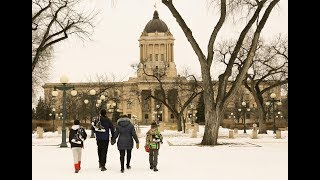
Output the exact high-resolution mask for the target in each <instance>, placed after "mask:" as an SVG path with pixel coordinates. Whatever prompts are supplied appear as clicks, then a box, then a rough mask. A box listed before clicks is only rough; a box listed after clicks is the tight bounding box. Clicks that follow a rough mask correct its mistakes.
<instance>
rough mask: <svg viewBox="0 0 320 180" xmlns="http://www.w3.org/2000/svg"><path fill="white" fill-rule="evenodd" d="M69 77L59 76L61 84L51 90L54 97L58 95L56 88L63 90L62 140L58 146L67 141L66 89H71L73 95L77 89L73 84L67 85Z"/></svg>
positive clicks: (63, 144)
mask: <svg viewBox="0 0 320 180" xmlns="http://www.w3.org/2000/svg"><path fill="white" fill-rule="evenodd" d="M68 81H69V79H68V77H67V76H66V75H62V76H61V77H60V82H61V83H62V86H54V90H53V91H52V93H51V94H52V96H54V97H56V96H58V91H57V89H58V90H62V91H63V104H62V106H63V116H62V141H61V144H60V147H68V145H67V142H66V137H67V136H66V125H65V123H66V117H67V109H66V103H67V97H66V96H67V90H69V89H71V88H72V89H73V90H72V91H71V95H72V96H75V95H77V91H76V90H75V89H74V86H67V83H68Z"/></svg>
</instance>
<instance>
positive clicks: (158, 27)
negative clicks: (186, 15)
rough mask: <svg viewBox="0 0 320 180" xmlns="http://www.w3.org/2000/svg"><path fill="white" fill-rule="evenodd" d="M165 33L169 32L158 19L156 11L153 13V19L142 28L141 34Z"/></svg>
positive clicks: (164, 24)
mask: <svg viewBox="0 0 320 180" xmlns="http://www.w3.org/2000/svg"><path fill="white" fill-rule="evenodd" d="M156 31H157V32H167V31H169V29H168V27H167V25H166V23H164V22H163V21H162V20H161V19H159V14H158V11H154V13H153V19H151V20H150V21H149V22H148V24H147V25H146V27H145V28H144V30H143V32H146V33H154V32H156Z"/></svg>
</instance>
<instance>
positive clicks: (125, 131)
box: [112, 118, 139, 150]
mask: <svg viewBox="0 0 320 180" xmlns="http://www.w3.org/2000/svg"><path fill="white" fill-rule="evenodd" d="M117 125H118V126H117V127H116V130H115V133H114V138H113V139H112V140H113V141H115V140H116V139H117V138H118V136H119V138H118V142H117V146H118V149H119V150H123V149H132V148H133V139H134V140H135V142H136V143H137V144H138V143H139V139H138V136H137V133H136V131H135V129H134V126H133V125H132V124H131V122H130V119H129V118H120V119H118V121H117Z"/></svg>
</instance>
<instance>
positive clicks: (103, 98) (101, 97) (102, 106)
mask: <svg viewBox="0 0 320 180" xmlns="http://www.w3.org/2000/svg"><path fill="white" fill-rule="evenodd" d="M105 100H106V96H105V95H101V96H100V101H101V102H100V103H99V104H100V105H101V106H100V110H101V109H106V101H105Z"/></svg>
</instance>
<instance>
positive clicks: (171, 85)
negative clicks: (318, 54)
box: [43, 11, 280, 124]
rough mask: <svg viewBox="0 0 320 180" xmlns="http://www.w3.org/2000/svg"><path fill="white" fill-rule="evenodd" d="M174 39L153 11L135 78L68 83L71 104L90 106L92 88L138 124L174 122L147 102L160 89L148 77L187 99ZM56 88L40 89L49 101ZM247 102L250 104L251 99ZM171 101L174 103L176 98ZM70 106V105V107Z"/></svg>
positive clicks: (141, 43) (169, 92)
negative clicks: (73, 96)
mask: <svg viewBox="0 0 320 180" xmlns="http://www.w3.org/2000/svg"><path fill="white" fill-rule="evenodd" d="M158 30H159V31H158ZM154 31H155V32H154ZM174 40H175V39H174V37H173V35H172V34H171V33H170V31H169V29H168V28H167V26H166V25H165V24H164V22H163V21H161V20H160V19H159V15H158V13H157V11H155V13H154V16H153V19H152V20H150V21H149V23H148V24H147V26H146V27H145V29H144V31H143V32H142V34H141V36H140V38H139V51H140V62H139V64H138V66H137V77H130V78H129V80H128V81H123V82H103V83H101V82H96V83H70V84H68V86H74V88H75V89H76V90H77V91H78V95H77V96H78V98H77V100H76V101H77V102H76V103H74V105H78V106H79V105H81V104H82V105H83V104H84V103H83V102H84V101H83V100H84V99H88V100H89V101H91V102H90V103H89V105H90V106H91V105H92V106H91V107H93V106H94V105H93V103H92V100H93V99H92V98H91V97H90V95H89V91H90V90H91V89H95V90H96V91H97V94H96V96H95V98H97V97H100V95H105V97H106V100H105V102H103V103H105V104H106V108H107V109H108V110H110V109H113V106H112V104H113V103H116V108H117V109H118V112H119V113H120V114H127V115H129V116H130V117H131V116H133V115H135V116H136V117H137V121H138V122H139V123H140V124H150V123H151V122H152V121H154V120H155V116H156V112H158V113H157V114H158V115H159V120H160V122H161V121H162V122H168V123H174V122H176V119H175V118H174V116H173V114H172V113H171V112H170V111H169V110H168V108H167V107H165V106H164V105H162V106H160V108H159V109H156V105H157V104H160V103H158V102H156V101H155V100H154V99H152V98H148V99H146V97H148V96H150V95H154V96H157V92H158V91H159V88H160V87H159V83H158V81H157V80H156V79H155V78H154V77H150V76H148V75H157V77H159V78H160V76H161V81H162V82H163V87H164V89H165V91H166V93H167V95H168V96H170V97H175V98H179V99H180V100H181V101H182V102H183V101H185V99H183V98H185V97H187V96H186V95H187V94H188V92H184V91H180V90H179V88H178V87H177V80H179V81H180V82H181V81H182V82H186V83H185V84H184V86H186V87H188V85H190V84H191V82H190V83H189V82H188V81H187V80H186V79H185V78H184V77H180V76H178V75H177V70H176V64H175V61H174ZM59 85H60V84H59V83H47V84H45V85H44V86H43V88H44V95H45V99H46V100H47V101H52V96H51V92H52V90H53V89H54V86H59ZM242 89H243V91H244V94H248V96H250V95H249V94H250V93H249V92H247V90H245V88H244V87H243V88H242ZM69 91H70V90H68V91H67V94H68V95H67V96H68V97H69V98H70V97H71V96H70V92H69ZM275 92H276V94H277V95H279V94H280V89H276V90H275ZM278 97H279V96H278ZM248 99H250V100H251V101H253V98H248ZM61 100H62V92H61V91H60V92H59V95H58V97H57V98H55V101H54V102H53V101H52V102H53V104H52V106H54V107H56V109H59V107H61V106H62V102H61ZM95 100H96V99H95ZM172 100H173V101H175V100H176V99H172ZM175 102H176V101H175ZM197 103H198V98H196V99H194V101H193V104H195V105H196V104H197ZM94 104H95V103H94ZM250 104H252V105H253V106H254V102H250ZM69 105H71V106H72V104H69ZM160 105H161V104H160ZM176 106H177V108H179V107H178V105H177V104H176ZM229 107H234V103H230V104H229ZM60 109H62V108H60ZM70 109H72V107H71V108H70ZM186 113H187V110H186ZM95 115H96V114H95ZM249 121H250V120H248V121H247V122H249Z"/></svg>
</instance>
